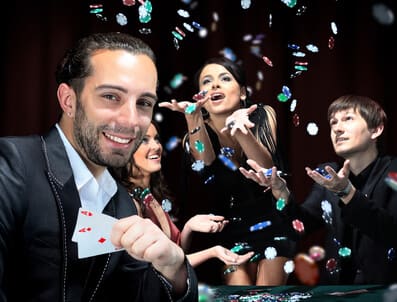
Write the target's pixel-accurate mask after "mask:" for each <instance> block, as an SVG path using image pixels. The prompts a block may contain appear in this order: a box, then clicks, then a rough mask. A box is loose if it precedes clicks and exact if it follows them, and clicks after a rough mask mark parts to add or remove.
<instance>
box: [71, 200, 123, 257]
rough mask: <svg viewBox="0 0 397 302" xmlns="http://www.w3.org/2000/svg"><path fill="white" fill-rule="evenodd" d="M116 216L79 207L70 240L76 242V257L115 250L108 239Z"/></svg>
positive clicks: (116, 249)
mask: <svg viewBox="0 0 397 302" xmlns="http://www.w3.org/2000/svg"><path fill="white" fill-rule="evenodd" d="M116 221H117V219H116V218H114V217H111V216H109V215H106V214H102V213H95V212H92V211H88V210H85V209H82V208H80V209H79V214H78V216H77V223H76V227H75V231H74V234H73V237H72V240H74V241H76V242H77V248H78V257H79V259H81V258H86V257H91V256H96V255H101V254H106V253H112V252H117V251H120V250H122V249H118V248H116V247H115V246H114V245H113V244H112V243H111V241H110V233H111V230H112V227H113V224H114V223H115V222H116Z"/></svg>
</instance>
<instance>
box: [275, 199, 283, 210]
mask: <svg viewBox="0 0 397 302" xmlns="http://www.w3.org/2000/svg"><path fill="white" fill-rule="evenodd" d="M284 208H285V199H284V198H279V199H278V200H277V202H276V209H277V210H279V211H282V210H283V209H284Z"/></svg>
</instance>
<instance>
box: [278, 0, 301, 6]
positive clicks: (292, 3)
mask: <svg viewBox="0 0 397 302" xmlns="http://www.w3.org/2000/svg"><path fill="white" fill-rule="evenodd" d="M281 2H282V3H284V4H285V5H286V6H288V7H290V8H292V7H294V6H295V5H296V2H297V0H281Z"/></svg>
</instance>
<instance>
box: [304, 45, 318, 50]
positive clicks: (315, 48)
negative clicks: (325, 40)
mask: <svg viewBox="0 0 397 302" xmlns="http://www.w3.org/2000/svg"><path fill="white" fill-rule="evenodd" d="M306 49H307V50H308V51H311V52H319V49H318V47H317V46H316V45H314V44H308V45H306Z"/></svg>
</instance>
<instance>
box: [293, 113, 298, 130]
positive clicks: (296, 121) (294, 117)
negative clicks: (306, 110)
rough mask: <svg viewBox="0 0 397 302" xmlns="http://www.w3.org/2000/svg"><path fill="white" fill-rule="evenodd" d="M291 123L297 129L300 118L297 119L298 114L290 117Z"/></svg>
mask: <svg viewBox="0 0 397 302" xmlns="http://www.w3.org/2000/svg"><path fill="white" fill-rule="evenodd" d="M292 123H293V124H294V126H295V127H298V126H299V124H300V117H299V115H298V114H296V113H295V114H294V115H293V116H292Z"/></svg>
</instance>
